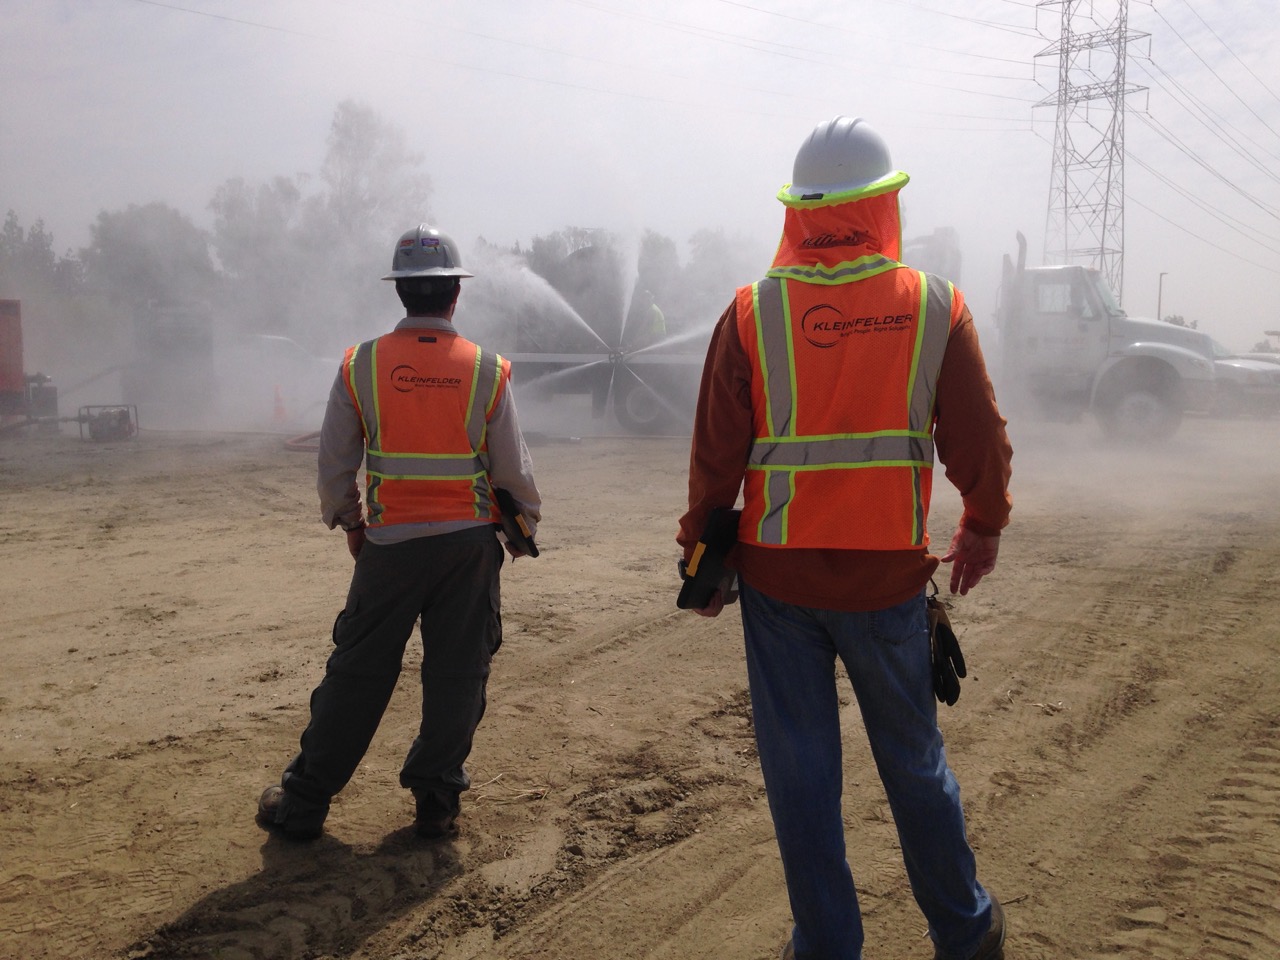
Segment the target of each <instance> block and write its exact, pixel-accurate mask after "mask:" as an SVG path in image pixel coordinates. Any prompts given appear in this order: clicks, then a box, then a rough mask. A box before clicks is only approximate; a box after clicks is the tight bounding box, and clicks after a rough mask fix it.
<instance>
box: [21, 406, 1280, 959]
mask: <svg viewBox="0 0 1280 960" xmlns="http://www.w3.org/2000/svg"><path fill="white" fill-rule="evenodd" d="M144 426H145V424H144ZM1017 426H1018V425H1017V424H1015V425H1014V427H1015V428H1014V430H1013V433H1014V439H1015V446H1016V455H1015V476H1014V495H1015V499H1016V504H1015V511H1014V520H1013V523H1012V525H1011V526H1010V528H1009V530H1008V531H1007V533H1006V537H1005V540H1004V545H1003V548H1002V550H1001V556H1000V566H999V569H998V570H997V571H996V573H995V574H994V575H993V576H991V577H990V578H989V579H988V580H987V581H985V582H984V583H983V584H982V585H981V586H980V587H979V588H978V590H977V591H976V592H975V593H972V594H970V595H969V596H968V597H966V598H962V599H961V598H958V599H956V601H955V602H954V606H953V609H952V617H953V621H954V622H955V624H956V626H957V630H958V633H959V635H960V639H961V642H962V643H963V645H964V649H965V653H966V656H967V658H968V660H969V663H970V668H971V670H970V678H969V679H968V680H967V681H965V683H964V687H963V693H962V695H961V699H960V701H959V703H958V704H957V705H956V706H955V707H952V708H941V724H942V728H943V731H944V733H945V735H946V739H947V744H948V751H949V756H950V760H951V763H952V766H953V767H954V768H955V770H956V772H957V775H958V777H959V779H960V783H961V786H962V790H963V797H964V803H965V807H966V810H967V813H968V817H969V826H970V832H971V837H972V841H973V844H974V846H975V848H976V850H977V854H978V862H979V869H980V875H981V876H982V878H983V879H984V881H985V882H986V884H987V885H988V886H989V887H990V888H991V889H992V891H993V892H995V893H996V894H997V895H998V896H999V897H1000V898H1001V899H1002V900H1003V901H1004V903H1005V904H1006V910H1007V915H1008V923H1009V937H1008V946H1007V955H1008V956H1009V957H1010V958H1011V960H1015V958H1016V960H1041V958H1043V960H1049V958H1053V960H1061V958H1111V957H1126V958H1128V957H1151V958H1159V960H1174V958H1191V957H1195V958H1240V960H1245V958H1248V960H1265V958H1273V957H1277V956H1280V693H1278V692H1277V691H1280V658H1278V657H1277V652H1278V648H1277V645H1278V642H1280V641H1278V639H1277V620H1278V617H1277V614H1276V610H1277V608H1278V607H1277V601H1280V489H1278V487H1277V477H1278V476H1280V472H1278V471H1277V469H1276V465H1277V461H1278V457H1277V453H1278V451H1280V446H1278V441H1280V422H1277V421H1275V420H1268V421H1254V420H1240V421H1221V422H1220V421H1210V420H1192V421H1189V422H1188V423H1187V424H1186V425H1185V427H1184V429H1183V431H1182V432H1181V433H1180V434H1179V435H1178V437H1176V438H1175V440H1174V441H1173V442H1172V443H1171V444H1169V445H1168V446H1166V447H1163V448H1160V449H1153V450H1144V451H1121V450H1117V449H1114V448H1110V447H1108V446H1106V445H1104V444H1102V443H1101V442H1100V441H1099V440H1098V439H1097V436H1096V432H1095V429H1094V428H1093V426H1092V425H1091V424H1083V423H1082V424H1078V425H1053V426H1045V425H1030V424H1028V425H1026V426H1025V427H1024V428H1023V429H1021V430H1019V429H1017ZM283 439H284V438H283V437H282V436H281V435H270V434H213V433H205V434H188V433H157V432H150V431H145V430H144V432H143V433H142V435H141V436H139V437H138V438H136V439H134V440H131V441H127V442H119V443H93V442H91V441H87V440H81V439H80V438H79V437H78V436H76V435H75V432H74V428H72V430H71V431H67V430H66V429H65V428H64V432H63V433H62V434H61V435H59V436H47V435H46V436H40V435H31V436H26V437H13V436H10V437H5V438H0V481H2V483H0V507H2V509H0V588H2V595H3V598H4V606H3V609H2V610H0V635H2V636H3V650H4V653H5V656H4V661H3V668H2V669H0V956H3V957H6V958H8V957H14V958H18V957H21V958H25V960H42V958H73V960H99V958H125V957H128V958H141V957H166V958H167V957H176V958H177V957H180V958H195V957H208V958H223V960H247V958H262V960H267V958H271V960H287V958H329V957H344V958H347V957H350V958H380V960H383V958H385V960H410V958H413V960H419V958H421V960H468V958H528V960H535V958H537V960H559V958H570V957H610V958H620V960H642V958H643V960H691V958H712V957H715V958H721V960H729V958H741V960H768V958H773V957H776V956H777V953H778V951H779V949H780V947H781V946H782V944H783V942H784V941H785V939H786V936H787V933H788V928H789V910H788V906H787V901H786V895H785V891H784V888H783V884H782V877H781V872H780V869H779V865H778V859H777V852H776V849H775V847H774V843H773V837H772V832H771V827H770V822H769V815H768V810H767V806H766V803H765V799H764V796H763V790H762V787H761V780H760V773H759V770H758V767H757V763H756V757H755V752H754V747H753V742H752V736H751V725H750V719H749V702H748V697H747V694H746V689H745V688H746V677H745V670H744V666H743V656H742V650H741V637H740V625H739V622H738V612H737V608H736V607H735V608H732V609H731V610H730V611H729V612H727V613H726V615H724V616H722V617H721V618H720V619H719V620H716V621H708V620H702V619H700V618H697V617H694V616H692V615H689V614H685V613H681V612H679V611H677V610H676V609H675V607H674V595H675V587H676V582H675V574H674V558H675V555H676V551H675V547H674V543H673V540H672V537H673V533H674V524H675V520H676V518H677V517H678V516H679V514H680V513H681V510H682V501H683V494H684V470H685V466H686V457H687V449H688V444H687V440H682V439H650V440H623V439H617V438H583V439H581V440H580V441H578V442H572V441H568V440H565V439H559V440H557V439H555V438H553V437H551V436H549V435H542V436H539V435H535V436H533V437H532V438H531V439H532V440H533V454H534V458H535V462H536V466H537V471H538V478H539V481H540V484H541V486H542V488H543V491H544V495H545V500H546V506H545V521H544V526H543V529H542V532H541V537H540V540H541V545H542V550H543V555H542V556H541V557H540V558H538V559H536V560H528V559H526V560H520V561H517V562H516V563H514V564H509V565H508V566H507V568H506V569H505V570H504V578H503V592H504V622H505V628H506V631H505V638H506V639H505V643H504V645H503V648H502V650H501V652H500V654H499V656H498V658H497V659H496V661H495V667H494V674H493V677H492V680H491V683H490V688H489V692H490V707H489V712H488V715H487V716H486V718H485V721H484V723H483V725H482V726H481V729H480V733H479V736H478V739H477V743H476V747H475V751H474V753H473V755H472V759H471V762H470V764H469V769H470V771H471V774H472V777H473V780H474V788H473V789H472V791H471V792H470V793H469V794H468V795H466V796H465V798H464V801H465V806H464V814H463V820H462V821H461V833H460V835H459V836H458V837H457V838H456V839H455V840H453V841H451V842H445V843H437V844H430V843H426V842H424V841H420V840H417V839H416V838H415V837H414V835H413V832H412V829H411V820H412V804H411V801H410V798H409V797H408V795H407V794H406V793H405V792H404V791H402V790H400V789H399V787H398V786H397V780H396V777H397V773H398V769H399V764H400V761H401V760H402V758H403V755H404V751H405V750H406V748H407V747H408V744H409V741H410V739H411V738H412V736H413V732H414V729H415V726H416V719H415V717H416V713H417V709H418V692H417V689H416V683H415V677H414V674H415V667H416V665H417V662H418V659H419V652H418V649H420V648H418V649H415V648H417V646H418V645H417V643H416V641H415V642H414V643H411V645H410V648H409V649H410V654H409V656H408V659H407V662H406V665H405V666H406V670H405V674H406V675H405V677H404V678H403V680H402V683H401V686H400V688H399V689H398V691H397V693H396V696H395V698H394V699H393V701H392V704H391V708H390V710H389V712H388V715H387V717H386V719H385V720H384V722H383V725H382V728H381V730H380V731H379V733H378V736H377V738H376V739H375V741H374V744H373V747H372V749H371V751H370V753H369V755H368V757H367V758H366V761H365V763H364V765H363V766H362V767H361V769H360V770H359V771H358V773H357V775H356V777H355V779H354V781H353V782H352V783H351V785H350V787H349V788H348V789H347V790H346V791H345V792H344V793H343V794H342V795H341V796H339V797H338V798H337V801H336V803H335V805H334V808H333V812H332V815H331V817H330V820H329V824H328V832H327V833H326V835H325V836H324V837H323V838H322V839H321V840H319V841H317V842H315V843H313V844H310V845H303V846H295V845H290V844H288V843H285V842H283V841H280V840H278V839H268V837H267V835H266V834H264V833H263V832H262V831H261V830H259V829H258V827H257V826H255V824H254V822H253V814H254V807H255V803H256V801H257V798H258V794H259V793H260V791H261V790H262V788H263V787H264V786H265V785H266V784H268V783H271V782H273V781H275V780H276V779H277V778H278V776H279V772H280V769H281V767H282V765H283V764H284V763H285V762H286V761H287V760H288V759H289V758H290V756H291V755H292V754H293V751H294V750H295V748H296V745H297V738H298V734H299V733H300V732H301V730H302V727H303V726H304V724H305V722H306V717H307V698H308V695H309V692H310V690H311V688H312V687H313V686H314V685H315V683H316V682H317V681H318V680H319V678H320V676H321V671H322V667H323V664H324V660H325V658H326V655H327V653H328V648H329V627H330V624H331V622H332V619H333V616H334V614H335V613H336V611H337V609H338V608H339V606H340V605H341V602H342V598H343V596H344V594H345V590H346V585H347V579H348V577H349V574H350V569H351V561H350V559H349V557H348V556H347V555H346V553H345V550H344V548H343V543H342V540H341V537H340V536H338V535H335V534H333V533H331V532H329V531H327V530H325V529H324V527H323V526H322V525H321V524H320V523H319V522H318V519H317V507H316V505H315V495H314V487H313V478H312V467H313V457H311V456H308V455H306V454H300V453H297V452H291V451H289V450H287V449H286V448H285V446H284V443H283V442H282V440H283ZM937 487H938V492H937V495H936V497H935V504H934V512H933V521H932V524H931V526H932V529H933V530H934V532H935V536H938V537H940V538H946V537H947V536H949V534H950V531H951V529H952V526H953V525H954V522H955V519H956V517H957V514H958V509H959V507H958V503H959V501H958V499H957V498H956V496H955V494H954V492H953V491H951V490H950V487H949V486H947V485H946V484H945V482H944V481H942V479H941V471H939V479H938V483H937ZM846 689H847V688H846ZM846 700H848V698H846ZM845 722H846V726H845V730H846V744H847V752H846V770H847V776H846V798H845V814H846V822H847V826H848V842H849V856H850V860H851V863H852V864H853V868H854V875H855V878H856V879H857V881H858V883H859V887H860V891H861V895H862V904H863V910H864V914H865V918H866V927H867V937H868V945H867V950H866V955H867V957H868V960H908V958H921V960H923V958H926V957H929V956H931V946H930V944H929V942H928V941H927V939H925V938H924V922H923V920H922V919H921V917H920V914H919V913H918V911H917V910H916V908H915V906H914V903H913V902H912V900H911V898H910V895H909V891H908V888H907V883H906V878H905V875H904V872H903V868H902V864H901V861H900V859H899V857H898V853H897V849H896V838H895V834H894V830H893V825H892V823H891V821H890V819H889V817H888V814H887V807H886V803H885V799H884V796H883V793H882V790H881V787H880V785H879V782H878V780H877V778H876V776H875V773H874V770H873V769H872V767H871V764H870V761H869V758H868V754H867V750H866V747H865V744H864V742H863V738H862V733H861V729H860V724H859V721H858V718H857V712H856V707H855V706H854V705H853V703H852V702H847V704H846V710H845Z"/></svg>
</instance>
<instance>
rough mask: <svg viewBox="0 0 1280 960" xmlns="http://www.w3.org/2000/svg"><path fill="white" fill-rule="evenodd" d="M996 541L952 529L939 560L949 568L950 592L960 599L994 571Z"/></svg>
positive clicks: (998, 540)
mask: <svg viewBox="0 0 1280 960" xmlns="http://www.w3.org/2000/svg"><path fill="white" fill-rule="evenodd" d="M999 552H1000V538H999V537H984V536H983V535H982V534H980V533H974V532H973V531H972V530H968V529H966V528H965V527H963V526H958V527H956V533H955V536H953V537H952V538H951V546H950V547H948V548H947V552H946V553H944V554H943V555H942V556H941V557H940V558H939V559H940V560H941V561H942V562H943V563H950V564H953V566H952V567H951V592H952V593H959V594H960V596H962V597H963V596H964V595H965V594H966V593H968V592H969V590H970V588H972V587H976V586H977V585H978V582H979V581H980V580H981V579H982V578H983V577H985V576H986V575H987V574H988V573H990V572H991V571H992V570H994V569H995V568H996V554H997V553H999Z"/></svg>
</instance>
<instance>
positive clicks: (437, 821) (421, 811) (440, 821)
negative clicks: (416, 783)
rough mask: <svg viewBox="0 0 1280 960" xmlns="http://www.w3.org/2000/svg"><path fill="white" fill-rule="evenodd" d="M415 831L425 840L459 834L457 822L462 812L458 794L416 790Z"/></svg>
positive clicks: (414, 797) (414, 796)
mask: <svg viewBox="0 0 1280 960" xmlns="http://www.w3.org/2000/svg"><path fill="white" fill-rule="evenodd" d="M413 799H414V805H415V807H416V816H415V817H414V829H415V830H416V831H417V833H418V836H420V837H422V838H423V839H425V840H439V839H441V838H442V837H448V836H451V835H453V834H455V833H457V832H458V828H457V826H456V823H455V821H457V819H458V814H459V812H461V810H462V803H461V801H459V800H458V795H457V794H456V793H445V792H444V791H441V790H414V791H413Z"/></svg>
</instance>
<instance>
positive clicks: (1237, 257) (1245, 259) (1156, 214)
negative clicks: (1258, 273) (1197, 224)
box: [1124, 192, 1280, 275]
mask: <svg viewBox="0 0 1280 960" xmlns="http://www.w3.org/2000/svg"><path fill="white" fill-rule="evenodd" d="M1124 197H1125V200H1126V201H1131V202H1133V203H1136V204H1137V205H1138V206H1140V207H1141V208H1142V209H1143V210H1146V211H1147V212H1148V213H1149V214H1151V215H1152V216H1154V217H1158V218H1159V219H1161V220H1163V221H1164V222H1165V223H1167V224H1169V226H1171V227H1175V228H1177V229H1178V230H1181V231H1182V232H1183V233H1185V234H1187V236H1189V237H1194V238H1195V239H1196V240H1199V241H1200V242H1201V243H1205V244H1208V245H1209V246H1211V247H1213V248H1214V249H1215V250H1220V251H1222V252H1223V253H1225V254H1227V255H1228V256H1229V257H1231V258H1232V259H1235V260H1238V261H1240V262H1241V263H1247V264H1249V265H1250V266H1252V267H1257V268H1258V269H1260V270H1266V271H1267V272H1268V273H1274V274H1277V275H1280V270H1277V269H1276V268H1275V267H1274V266H1272V265H1270V264H1266V263H1258V262H1257V261H1256V260H1250V259H1249V258H1248V257H1242V256H1240V255H1239V254H1236V253H1233V252H1232V251H1230V250H1228V249H1227V248H1226V247H1224V246H1221V245H1220V244H1216V243H1214V242H1213V241H1212V240H1207V239H1205V238H1204V237H1203V236H1201V235H1200V234H1198V233H1193V232H1192V231H1190V230H1188V229H1187V228H1186V227H1184V226H1183V225H1182V224H1180V223H1177V222H1176V221H1173V220H1170V219H1169V218H1168V217H1166V216H1165V215H1164V214H1163V213H1160V212H1158V211H1156V210H1154V209H1152V208H1151V207H1149V206H1147V205H1146V204H1145V203H1143V202H1142V201H1141V200H1139V199H1137V198H1136V197H1134V196H1132V195H1131V194H1129V193H1128V192H1126V193H1125V195H1124Z"/></svg>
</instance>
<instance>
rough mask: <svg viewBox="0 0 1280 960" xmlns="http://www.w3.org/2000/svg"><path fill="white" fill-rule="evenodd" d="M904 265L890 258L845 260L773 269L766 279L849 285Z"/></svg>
mask: <svg viewBox="0 0 1280 960" xmlns="http://www.w3.org/2000/svg"><path fill="white" fill-rule="evenodd" d="M901 266H902V264H900V263H898V261H896V260H890V259H889V258H888V257H881V256H869V257H859V258H858V259H857V260H845V261H843V262H841V263H837V264H833V265H832V266H829V267H828V266H823V265H822V264H814V265H813V266H803V267H802V266H790V267H778V266H775V267H771V268H770V269H769V270H768V271H767V272H766V273H765V276H766V277H776V278H778V279H780V280H803V281H805V282H806V283H847V282H849V281H850V280H862V279H865V278H866V277H874V276H875V275H876V274H877V273H884V272H885V271H886V270H896V269H898V268H899V267H901Z"/></svg>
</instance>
